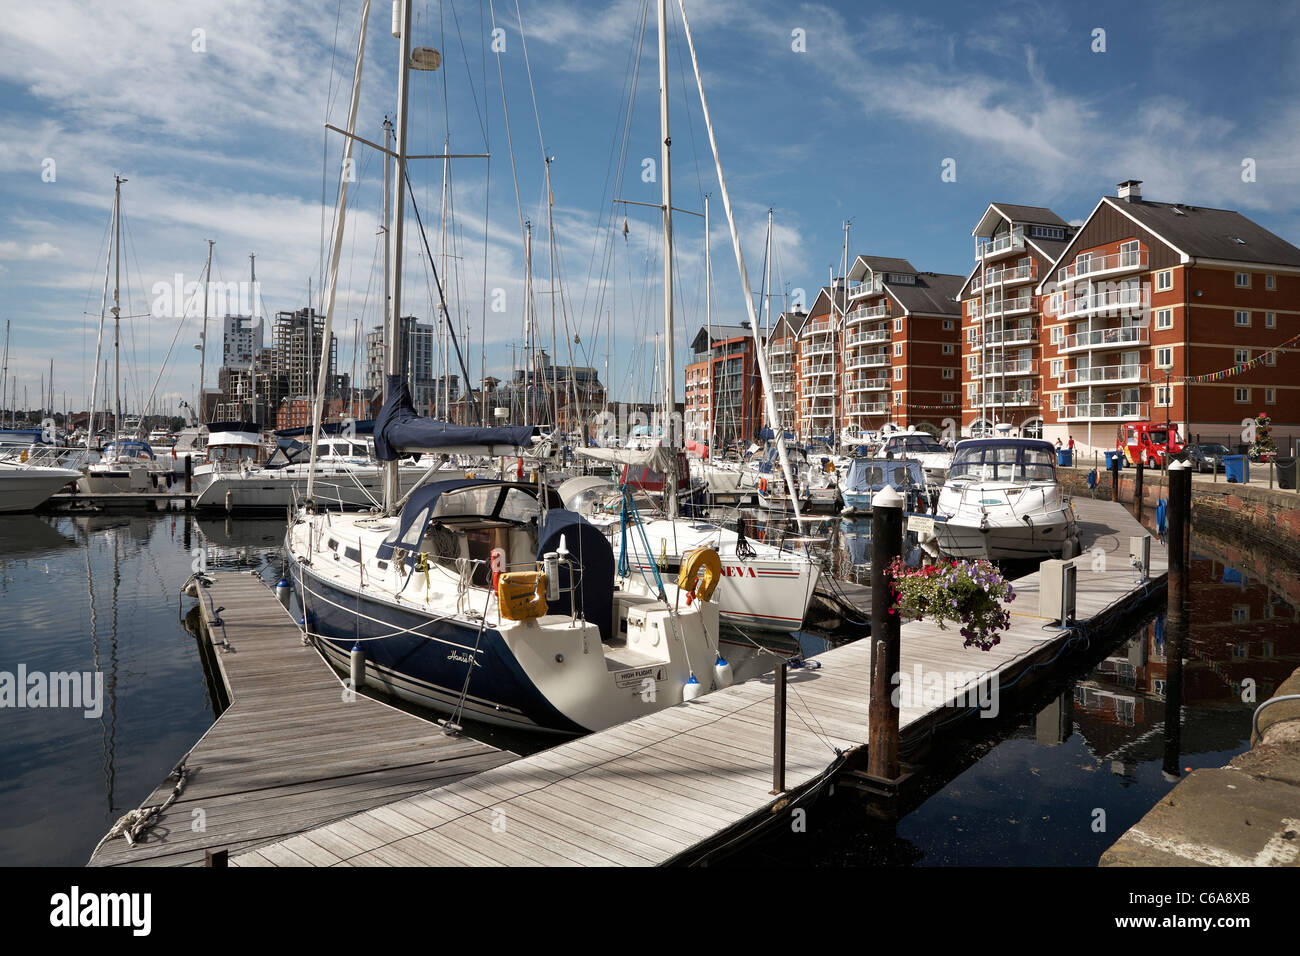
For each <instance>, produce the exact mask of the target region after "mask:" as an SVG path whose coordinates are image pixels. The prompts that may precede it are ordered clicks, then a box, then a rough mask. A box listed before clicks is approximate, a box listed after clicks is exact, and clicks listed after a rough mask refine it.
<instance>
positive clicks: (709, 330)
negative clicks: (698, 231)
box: [704, 195, 714, 461]
mask: <svg viewBox="0 0 1300 956" xmlns="http://www.w3.org/2000/svg"><path fill="white" fill-rule="evenodd" d="M704 327H705V342H706V344H707V345H708V347H709V361H708V364H707V365H705V371H706V372H707V373H708V376H709V422H708V432H707V433H706V434H705V436H704V460H705V461H712V460H713V421H714V418H713V406H714V395H713V262H712V260H711V259H710V258H709V197H708V196H707V195H705V197H704Z"/></svg>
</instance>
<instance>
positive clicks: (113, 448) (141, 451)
mask: <svg viewBox="0 0 1300 956" xmlns="http://www.w3.org/2000/svg"><path fill="white" fill-rule="evenodd" d="M100 456H101V457H102V458H104V459H111V458H116V459H122V458H150V459H154V458H157V457H158V456H157V455H155V454H154V453H153V449H152V448H150V447H149V443H148V442H147V441H124V442H121V443H120V444H119V443H118V442H115V441H111V442H109V443H108V444H107V445H105V446H104V448H103V450H102V451H101V452H100Z"/></svg>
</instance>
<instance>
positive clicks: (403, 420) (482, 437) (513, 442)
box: [375, 375, 533, 461]
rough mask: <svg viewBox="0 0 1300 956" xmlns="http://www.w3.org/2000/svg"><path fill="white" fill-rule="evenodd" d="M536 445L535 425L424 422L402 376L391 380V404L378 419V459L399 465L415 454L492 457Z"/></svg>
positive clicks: (392, 376) (389, 396) (376, 448)
mask: <svg viewBox="0 0 1300 956" xmlns="http://www.w3.org/2000/svg"><path fill="white" fill-rule="evenodd" d="M532 443H533V428H532V426H531V425H506V426H502V427H499V428H485V427H478V426H472V425H453V424H451V423H450V422H440V421H436V420H434V419H432V418H422V417H421V416H420V414H419V413H418V412H416V410H415V405H414V404H413V403H412V402H411V391H410V389H409V388H407V387H406V382H404V381H403V380H402V376H401V375H390V376H388V401H386V402H384V407H383V408H381V409H380V410H379V415H378V416H377V417H376V418H375V457H376V458H378V459H379V460H380V461H395V460H397V459H398V458H400V457H402V456H403V455H409V454H412V453H413V452H424V451H437V450H438V449H440V448H455V447H475V448H481V449H483V450H484V451H485V453H488V454H510V453H511V450H517V449H521V448H529V447H531V446H532Z"/></svg>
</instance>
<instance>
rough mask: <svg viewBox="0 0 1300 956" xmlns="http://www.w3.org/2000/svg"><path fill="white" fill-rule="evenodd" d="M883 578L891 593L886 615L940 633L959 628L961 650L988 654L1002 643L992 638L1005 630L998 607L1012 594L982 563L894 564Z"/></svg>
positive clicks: (1004, 615)
mask: <svg viewBox="0 0 1300 956" xmlns="http://www.w3.org/2000/svg"><path fill="white" fill-rule="evenodd" d="M888 573H889V576H890V580H891V586H892V589H893V592H894V606H893V607H892V608H890V611H889V613H890V614H900V615H902V616H903V617H905V618H912V619H916V620H926V621H931V622H933V623H935V624H937V625H938V626H939V629H940V630H947V626H946V625H947V624H948V623H949V622H959V623H960V624H961V635H962V637H963V638H965V643H964V644H963V645H962V646H963V647H978V648H979V649H980V650H982V651H988V650H992V649H993V648H994V647H995V646H996V645H997V644H999V643H1000V642H1001V640H1002V638H1001V637H999V636H998V632H999V631H1005V630H1006V629H1007V628H1009V627H1010V626H1011V612H1010V611H1008V610H1007V609H1006V607H1004V605H1005V604H1010V603H1011V602H1012V601H1014V600H1015V599H1016V594H1015V591H1014V590H1013V589H1012V587H1011V584H1010V582H1008V581H1007V579H1006V578H1004V577H1003V576H1002V574H1001V572H1000V571H998V569H997V568H995V567H994V566H993V565H992V564H990V563H989V562H988V561H984V560H980V561H956V560H954V561H949V562H947V563H944V564H937V565H929V566H926V567H923V568H909V567H908V566H907V565H905V564H904V563H903V561H902V559H901V558H895V559H894V562H893V564H891V565H890V566H889V570H888Z"/></svg>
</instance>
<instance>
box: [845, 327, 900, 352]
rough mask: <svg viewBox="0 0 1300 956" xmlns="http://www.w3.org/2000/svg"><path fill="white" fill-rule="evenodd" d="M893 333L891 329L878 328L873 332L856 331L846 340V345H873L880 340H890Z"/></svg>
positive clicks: (850, 346) (851, 346)
mask: <svg viewBox="0 0 1300 956" xmlns="http://www.w3.org/2000/svg"><path fill="white" fill-rule="evenodd" d="M891 334H892V333H891V332H890V331H889V329H876V330H874V331H872V332H854V333H853V334H852V335H850V336H849V337H848V338H847V339H845V340H844V344H845V346H847V347H848V348H853V347H854V346H855V345H871V344H873V343H878V342H888V341H889V337H890V335H891Z"/></svg>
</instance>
